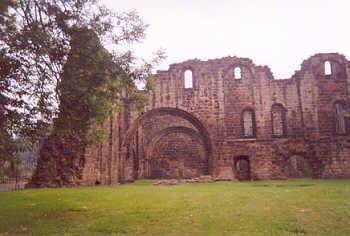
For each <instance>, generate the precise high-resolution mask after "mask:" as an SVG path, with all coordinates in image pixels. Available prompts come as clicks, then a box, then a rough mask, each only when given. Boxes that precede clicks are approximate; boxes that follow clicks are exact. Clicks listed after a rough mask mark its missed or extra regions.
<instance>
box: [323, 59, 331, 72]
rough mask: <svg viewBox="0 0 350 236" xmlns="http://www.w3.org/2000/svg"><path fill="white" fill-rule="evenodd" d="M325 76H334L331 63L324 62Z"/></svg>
mask: <svg viewBox="0 0 350 236" xmlns="http://www.w3.org/2000/svg"><path fill="white" fill-rule="evenodd" d="M324 74H325V75H331V74H332V64H331V62H330V61H325V62H324Z"/></svg>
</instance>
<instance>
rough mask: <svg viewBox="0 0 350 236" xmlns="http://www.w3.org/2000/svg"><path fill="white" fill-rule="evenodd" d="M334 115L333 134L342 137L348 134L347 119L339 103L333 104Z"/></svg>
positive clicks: (343, 106) (349, 128)
mask: <svg viewBox="0 0 350 236" xmlns="http://www.w3.org/2000/svg"><path fill="white" fill-rule="evenodd" d="M334 113H335V133H336V134H339V135H344V134H347V133H349V131H350V127H349V117H348V114H347V110H346V107H345V105H344V104H343V103H341V102H336V103H335V104H334Z"/></svg>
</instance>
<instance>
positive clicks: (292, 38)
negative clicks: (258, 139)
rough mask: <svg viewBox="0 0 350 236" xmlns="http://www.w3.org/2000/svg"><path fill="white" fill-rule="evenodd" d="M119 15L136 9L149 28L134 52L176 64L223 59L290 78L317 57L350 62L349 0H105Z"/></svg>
mask: <svg viewBox="0 0 350 236" xmlns="http://www.w3.org/2000/svg"><path fill="white" fill-rule="evenodd" d="M103 2H104V3H105V4H106V5H107V6H108V7H110V8H113V9H115V10H116V11H125V10H131V9H136V10H137V11H138V12H139V14H140V15H141V17H142V18H143V19H144V21H145V22H146V23H148V24H149V25H150V27H149V29H148V30H147V37H146V39H145V40H144V42H143V43H142V44H140V45H138V46H136V47H135V49H136V52H137V54H138V55H139V56H141V57H144V58H150V57H151V55H152V52H154V51H155V50H157V49H159V48H163V49H165V51H166V55H167V59H166V60H165V61H164V62H163V63H162V65H160V66H159V68H158V69H167V68H168V65H169V64H171V63H176V62H181V61H185V60H187V59H193V58H198V59H202V60H206V59H211V58H220V57H224V56H229V55H230V56H239V57H249V58H251V59H252V60H253V61H254V63H255V64H257V65H268V66H269V67H270V68H271V69H272V72H273V73H274V75H275V78H289V77H291V75H292V74H293V73H294V71H295V70H297V69H299V68H300V64H301V63H302V61H303V60H304V59H306V58H308V57H309V56H311V55H313V54H315V53H318V52H339V53H342V54H344V55H345V56H346V57H347V58H348V59H350V26H349V25H350V0H216V1H215V0H118V1H116V0H103Z"/></svg>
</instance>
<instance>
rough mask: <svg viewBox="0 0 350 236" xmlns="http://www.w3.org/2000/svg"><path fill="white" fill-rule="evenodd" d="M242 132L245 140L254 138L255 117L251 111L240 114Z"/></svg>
mask: <svg viewBox="0 0 350 236" xmlns="http://www.w3.org/2000/svg"><path fill="white" fill-rule="evenodd" d="M242 131H243V137H245V138H249V137H255V116H254V111H253V110H251V109H246V110H244V111H243V113H242Z"/></svg>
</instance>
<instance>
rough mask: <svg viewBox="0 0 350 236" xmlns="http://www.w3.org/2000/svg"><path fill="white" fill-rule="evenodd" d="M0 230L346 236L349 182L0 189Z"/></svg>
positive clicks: (348, 232) (7, 232) (149, 183)
mask: <svg viewBox="0 0 350 236" xmlns="http://www.w3.org/2000/svg"><path fill="white" fill-rule="evenodd" d="M0 235H1V236H2V235H249V236H250V235H327V236H329V235H336V236H339V235H350V181H349V180H288V181H258V182H240V183H235V182H217V183H208V184H183V185H176V186H153V185H152V181H149V180H144V181H138V182H136V183H133V184H125V185H120V186H116V187H84V188H83V187H82V188H71V189H69V188H63V189H35V190H23V191H19V192H0Z"/></svg>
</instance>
